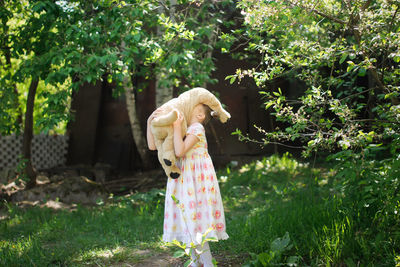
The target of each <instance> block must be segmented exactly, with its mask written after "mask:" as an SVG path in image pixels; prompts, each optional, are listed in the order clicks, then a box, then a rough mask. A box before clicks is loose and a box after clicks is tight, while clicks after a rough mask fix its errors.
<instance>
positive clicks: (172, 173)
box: [169, 172, 181, 179]
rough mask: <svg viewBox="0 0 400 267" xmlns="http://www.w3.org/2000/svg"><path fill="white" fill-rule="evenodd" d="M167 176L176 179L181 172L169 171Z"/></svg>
mask: <svg viewBox="0 0 400 267" xmlns="http://www.w3.org/2000/svg"><path fill="white" fill-rule="evenodd" d="M169 176H170V177H171V178H172V179H178V178H179V176H181V174H180V173H177V172H171V173H170V174H169Z"/></svg>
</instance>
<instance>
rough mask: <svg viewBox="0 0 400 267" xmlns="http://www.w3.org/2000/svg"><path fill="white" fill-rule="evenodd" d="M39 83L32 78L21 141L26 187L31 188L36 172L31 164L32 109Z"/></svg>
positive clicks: (34, 182) (36, 79)
mask: <svg viewBox="0 0 400 267" xmlns="http://www.w3.org/2000/svg"><path fill="white" fill-rule="evenodd" d="M38 84H39V79H38V78H32V81H31V84H30V86H29V91H28V99H27V101H26V112H25V127H24V136H23V143H22V155H23V158H24V159H25V160H26V165H25V170H24V172H25V175H26V176H27V178H28V179H29V181H28V183H27V185H26V187H27V188H32V187H34V186H35V185H36V172H35V170H34V168H33V166H32V148H31V144H32V139H33V109H34V104H35V96H36V89H37V87H38Z"/></svg>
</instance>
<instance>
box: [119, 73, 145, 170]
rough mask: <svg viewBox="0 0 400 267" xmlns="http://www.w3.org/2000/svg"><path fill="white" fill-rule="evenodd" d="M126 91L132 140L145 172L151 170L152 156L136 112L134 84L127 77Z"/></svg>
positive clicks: (125, 81)
mask: <svg viewBox="0 0 400 267" xmlns="http://www.w3.org/2000/svg"><path fill="white" fill-rule="evenodd" d="M124 91H125V100H126V108H127V110H128V115H129V121H130V124H131V130H132V138H133V141H134V142H135V145H136V148H137V150H138V153H139V155H140V159H141V160H142V166H143V168H144V169H145V170H147V169H150V167H151V166H150V162H151V161H150V155H149V150H148V148H147V142H146V138H145V135H144V133H143V131H142V128H141V127H140V121H139V117H138V115H137V112H136V96H135V89H134V88H133V83H132V81H131V79H130V78H129V77H125V80H124Z"/></svg>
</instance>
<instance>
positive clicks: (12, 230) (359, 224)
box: [0, 155, 400, 266]
mask: <svg viewBox="0 0 400 267" xmlns="http://www.w3.org/2000/svg"><path fill="white" fill-rule="evenodd" d="M313 166H314V164H309V163H306V162H305V163H302V162H300V161H299V160H296V159H294V158H292V157H290V156H289V155H284V156H276V155H275V156H271V157H268V158H264V159H261V160H258V161H255V162H252V163H250V164H247V165H244V166H242V167H240V168H238V169H232V168H230V167H227V168H225V169H223V170H221V171H219V172H218V176H219V177H220V188H221V194H222V197H223V201H224V207H225V216H226V220H227V232H228V234H229V236H230V238H229V239H228V240H224V241H221V242H218V243H212V244H211V249H212V251H213V254H214V255H220V257H222V258H225V259H232V258H234V259H235V261H236V264H238V262H239V263H246V262H250V263H251V262H253V263H254V262H257V261H258V262H261V261H260V260H259V259H260V258H262V257H264V258H263V260H264V261H265V260H268V262H269V263H268V264H267V265H265V266H270V265H276V264H278V265H279V264H283V265H285V264H286V263H287V262H289V261H291V262H295V264H297V265H298V266H368V265H369V266H393V265H394V264H396V262H397V263H399V262H400V260H399V259H400V258H399V255H398V253H399V251H400V245H399V242H400V237H399V233H400V228H399V222H400V218H399V216H400V215H399V214H398V213H396V212H398V210H399V207H400V202H399V201H397V204H396V203H392V202H393V201H392V199H393V200H394V201H396V199H398V197H396V196H392V194H389V200H388V199H386V198H385V197H387V195H385V194H383V195H382V196H380V198H382V199H381V201H383V202H382V203H384V204H385V203H386V204H385V205H386V206H387V207H384V208H380V207H379V206H377V205H378V204H374V203H376V202H373V203H372V202H371V204H368V203H370V200H369V199H367V200H366V201H367V202H365V203H366V204H362V203H361V202H360V201H363V199H360V194H359V192H358V191H355V192H354V191H352V190H353V189H351V187H350V184H349V178H348V177H350V176H351V175H353V174H352V173H351V171H352V170H350V168H351V167H347V168H349V169H346V170H344V171H347V172H349V174H348V175H349V176H343V174H341V173H339V174H338V172H337V170H335V169H333V168H332V166H330V165H328V164H322V165H321V164H320V165H319V166H317V167H313ZM350 166H352V165H351V164H350ZM378 167H379V166H378ZM361 169H362V170H363V171H364V170H367V169H365V168H364V167H361ZM377 170H378V171H377V174H376V175H377V176H371V177H372V178H370V180H371V183H373V184H375V183H376V182H375V181H377V182H379V183H378V187H377V189H376V190H378V191H382V192H383V191H384V190H388V188H390V186H392V183H389V182H390V181H391V180H390V178H388V177H387V175H388V174H390V175H392V176H395V175H397V171H396V170H395V169H394V168H391V167H390V166H389V167H385V168H383V167H382V168H381V167H379V168H377ZM356 171H357V170H356ZM341 172H343V170H342V171H341ZM371 173H372V171H371ZM391 173H393V174H391ZM340 175H342V176H340ZM346 175H347V174H346ZM371 175H375V174H373V173H372V174H371ZM378 176H381V177H382V178H381V181H383V182H385V183H386V182H387V183H388V184H387V185H386V187H385V186H383V185H385V184H383V185H381V184H380V183H381V181H378V179H379V177H378ZM341 177H344V178H341ZM355 181H356V184H357V185H358V183H359V182H358V180H355ZM393 181H395V180H393ZM361 184H362V185H364V184H365V185H367V183H366V178H364V180H362V181H361ZM393 185H394V184H393ZM368 186H369V185H368ZM355 188H356V189H357V190H358V189H359V188H360V189H368V190H370V189H369V188H370V186H369V187H355ZM372 189H374V188H373V187H372ZM368 190H367V191H366V192H367V193H368V194H369V191H368ZM393 190H395V189H393ZM371 192H372V191H371ZM368 194H367V196H369V195H368ZM361 196H363V195H362V194H361ZM374 196H375V195H374ZM164 197H165V195H164V190H158V189H157V190H156V189H155V190H152V191H150V192H147V193H136V194H133V195H131V196H125V197H112V199H111V201H109V202H107V203H99V205H98V206H96V207H84V206H80V205H78V206H77V208H75V209H73V210H71V211H68V210H57V211H54V210H51V209H49V208H39V207H32V208H25V209H22V208H19V207H17V206H15V205H12V204H4V205H3V207H2V209H3V212H2V213H4V211H5V212H6V215H5V216H2V218H3V219H2V220H1V221H0V233H1V234H0V266H62V265H63V266H113V265H117V266H119V265H121V264H122V265H123V264H127V263H129V264H135V263H138V262H141V261H143V260H146V259H147V258H149V257H151V255H153V254H154V253H156V254H157V253H164V254H165V253H166V252H167V253H169V254H170V255H172V254H173V253H172V251H171V250H170V248H166V247H165V246H164V244H163V243H162V242H161V235H162V228H163V227H162V224H163V211H164ZM375 200H376V201H380V199H378V198H377V197H375ZM368 205H370V206H368ZM374 205H375V206H376V207H375V208H374V209H371V207H374ZM283 237H290V242H289V243H288V244H285V246H282V247H281V248H280V249H281V250H280V251H278V252H279V253H277V251H275V250H274V247H275V249H276V247H277V244H280V243H279V242H280V241H282V240H283V239H282V238H283ZM279 238H280V239H279ZM277 241H279V242H277ZM278 247H279V246H278ZM396 253H397V254H396ZM220 261H221V260H220ZM255 266H256V265H255ZM260 266H262V265H260Z"/></svg>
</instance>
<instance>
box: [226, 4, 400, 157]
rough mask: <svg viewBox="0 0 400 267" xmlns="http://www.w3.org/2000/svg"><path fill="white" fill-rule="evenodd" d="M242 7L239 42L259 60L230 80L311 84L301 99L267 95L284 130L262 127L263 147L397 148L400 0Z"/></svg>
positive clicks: (308, 151)
mask: <svg viewBox="0 0 400 267" xmlns="http://www.w3.org/2000/svg"><path fill="white" fill-rule="evenodd" d="M238 7H239V8H240V9H241V12H242V14H243V16H244V17H243V28H242V31H244V32H245V34H243V35H242V36H239V37H237V38H236V39H237V40H239V41H240V40H241V41H242V42H243V41H246V42H247V44H248V45H247V52H248V53H259V55H260V57H261V61H260V62H259V65H258V67H257V68H254V69H250V70H240V69H239V70H237V72H236V73H235V74H233V75H231V76H229V77H227V78H228V79H230V80H231V82H234V81H236V80H238V81H240V79H241V78H243V77H244V76H245V75H248V76H251V77H253V78H254V80H255V81H256V83H257V84H258V85H259V86H260V87H266V88H268V85H269V84H270V83H271V82H272V81H274V79H276V78H280V77H285V78H286V79H290V78H291V79H297V80H298V81H299V82H300V81H301V82H302V83H304V84H305V87H306V90H305V92H303V93H302V94H301V97H300V98H299V99H289V98H288V97H287V96H285V93H284V91H283V92H282V90H277V91H274V92H271V91H268V90H266V91H265V93H264V94H265V97H266V108H267V109H272V110H273V112H274V114H275V116H276V118H277V120H278V121H280V122H281V123H282V125H285V126H284V127H283V128H281V129H278V130H277V131H274V132H266V131H264V130H263V129H260V131H261V132H263V133H264V134H265V138H264V139H263V140H261V141H260V142H261V143H263V144H268V143H270V142H279V143H282V142H291V141H295V140H300V141H302V142H303V143H306V144H307V145H306V146H305V148H306V149H305V154H309V153H310V152H312V151H316V150H320V149H322V150H324V149H328V150H337V149H343V150H347V149H351V150H354V151H358V152H361V151H363V149H376V148H377V147H379V146H382V145H386V148H388V149H390V150H391V151H392V153H396V151H398V149H399V148H400V146H399V144H400V139H399V138H400V136H399V135H398V132H399V130H400V129H399V125H400V123H399V122H400V121H399V119H400V116H399V114H400V106H399V91H400V71H399V68H398V66H399V62H400V53H399V49H398V47H399V43H400V35H399V31H400V28H399V26H400V20H399V19H398V16H399V8H400V3H399V2H398V1H383V0H381V1H370V0H357V1H347V0H345V1H338V0H329V1H296V0H292V1H289V0H284V1H264V2H260V1H253V0H242V1H239V2H238ZM232 36H233V35H232ZM237 134H241V133H240V131H238V132H237ZM241 138H242V139H247V140H249V137H248V136H244V135H241Z"/></svg>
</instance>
